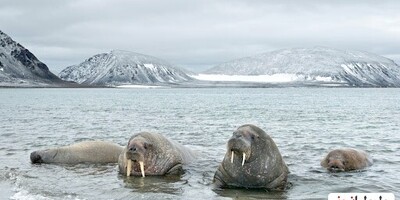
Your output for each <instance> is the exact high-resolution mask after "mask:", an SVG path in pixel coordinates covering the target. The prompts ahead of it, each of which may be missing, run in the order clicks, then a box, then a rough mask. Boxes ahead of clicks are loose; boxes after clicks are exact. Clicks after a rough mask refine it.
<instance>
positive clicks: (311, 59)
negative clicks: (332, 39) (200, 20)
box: [204, 47, 400, 87]
mask: <svg viewBox="0 0 400 200" xmlns="http://www.w3.org/2000/svg"><path fill="white" fill-rule="evenodd" d="M204 73H205V74H221V75H222V74H223V75H231V76H233V75H276V74H292V75H296V76H297V78H296V81H298V82H311V81H316V79H318V80H319V81H320V80H324V81H322V82H331V83H340V84H345V85H348V86H359V87H365V86H373V87H400V67H399V65H397V64H396V63H395V62H394V61H393V60H390V59H388V58H385V57H382V56H379V55H375V54H372V53H368V52H363V51H343V50H337V49H333V48H327V47H314V48H293V49H282V50H277V51H272V52H268V53H263V54H258V55H254V56H249V57H244V58H239V59H235V60H232V61H229V62H225V63H222V64H220V65H217V66H215V67H213V68H211V69H209V70H207V71H205V72H204ZM321 77H322V79H321Z"/></svg>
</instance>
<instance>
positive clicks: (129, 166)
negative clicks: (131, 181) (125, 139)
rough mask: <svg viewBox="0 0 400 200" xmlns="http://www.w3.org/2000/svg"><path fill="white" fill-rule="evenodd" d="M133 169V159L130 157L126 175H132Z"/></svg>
mask: <svg viewBox="0 0 400 200" xmlns="http://www.w3.org/2000/svg"><path fill="white" fill-rule="evenodd" d="M131 171H132V160H129V159H128V164H127V167H126V176H130V175H131Z"/></svg>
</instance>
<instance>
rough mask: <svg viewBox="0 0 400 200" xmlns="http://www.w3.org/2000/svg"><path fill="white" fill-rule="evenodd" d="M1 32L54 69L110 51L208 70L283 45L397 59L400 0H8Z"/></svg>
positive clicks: (283, 46) (399, 34)
mask: <svg viewBox="0 0 400 200" xmlns="http://www.w3.org/2000/svg"><path fill="white" fill-rule="evenodd" d="M0 3H2V4H1V5H2V6H0V11H4V12H0V16H1V18H0V24H2V27H1V28H2V30H3V31H4V32H6V33H8V34H9V35H10V36H11V37H13V38H14V39H15V40H17V41H18V42H20V43H21V44H23V45H24V46H26V47H27V48H29V49H30V50H32V52H33V53H34V54H35V55H37V56H38V57H39V58H40V59H41V60H42V61H43V62H45V63H47V64H48V65H49V67H50V68H51V69H52V70H55V71H60V70H61V69H62V68H64V67H66V66H68V65H72V64H77V63H79V62H82V61H83V59H85V58H87V57H89V56H92V55H94V54H97V53H101V52H108V51H110V50H111V49H124V50H129V51H133V52H139V53H144V54H149V55H153V56H156V57H160V58H162V59H165V60H168V61H170V62H172V63H174V64H176V65H179V66H182V67H185V68H188V69H193V70H195V71H200V70H204V69H205V68H207V67H210V66H213V65H216V64H219V63H221V62H225V61H228V60H231V59H235V58H239V57H243V56H250V55H254V54H258V53H263V52H267V51H272V50H277V49H281V48H291V47H303V46H316V45H320V46H329V47H334V48H338V49H355V50H365V51H370V52H373V53H377V54H381V55H387V56H388V57H389V58H393V59H395V60H398V58H400V56H399V55H400V52H399V49H398V46H400V28H399V27H400V14H399V12H398V10H400V2H397V1H385V2H384V3H382V2H379V3H376V1H323V2H321V1H316V0H308V1H264V0H259V1H239V0H230V1H228V0H222V1H215V0H202V1H187V0H172V1H165V0H147V1H144V0H143V1H129V0H115V1H95V0H80V1H79V0H75V1H52V0H39V1H25V2H22V1H6V2H5V3H3V2H0Z"/></svg>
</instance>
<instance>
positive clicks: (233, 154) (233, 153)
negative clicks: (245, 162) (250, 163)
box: [231, 151, 235, 163]
mask: <svg viewBox="0 0 400 200" xmlns="http://www.w3.org/2000/svg"><path fill="white" fill-rule="evenodd" d="M231 154H232V155H231V163H233V157H235V152H233V151H231Z"/></svg>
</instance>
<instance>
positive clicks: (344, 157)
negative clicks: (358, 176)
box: [321, 148, 373, 172]
mask: <svg viewBox="0 0 400 200" xmlns="http://www.w3.org/2000/svg"><path fill="white" fill-rule="evenodd" d="M372 164H373V161H372V158H371V157H370V156H369V155H368V154H367V153H366V152H365V151H363V150H359V149H353V148H343V149H335V150H332V151H330V152H329V153H328V154H327V155H326V156H325V157H324V158H323V159H322V161H321V166H322V167H324V168H326V169H328V170H329V171H330V172H343V171H351V170H358V169H363V168H365V167H369V166H371V165H372Z"/></svg>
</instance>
